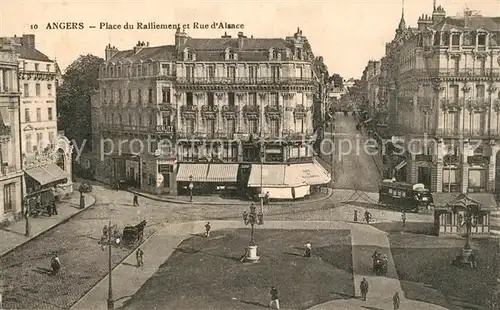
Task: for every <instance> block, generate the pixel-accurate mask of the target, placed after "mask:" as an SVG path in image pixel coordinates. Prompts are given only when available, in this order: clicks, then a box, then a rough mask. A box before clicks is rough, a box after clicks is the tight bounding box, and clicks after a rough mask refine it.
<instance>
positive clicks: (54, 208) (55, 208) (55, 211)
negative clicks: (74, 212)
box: [52, 201, 58, 215]
mask: <svg viewBox="0 0 500 310" xmlns="http://www.w3.org/2000/svg"><path fill="white" fill-rule="evenodd" d="M52 214H54V215H58V213H57V204H56V202H55V201H52Z"/></svg>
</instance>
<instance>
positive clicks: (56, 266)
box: [50, 254, 61, 276]
mask: <svg viewBox="0 0 500 310" xmlns="http://www.w3.org/2000/svg"><path fill="white" fill-rule="evenodd" d="M50 267H51V268H52V275H53V276H55V275H56V274H57V273H58V272H59V270H60V269H61V261H60V260H59V256H57V254H55V255H54V256H53V257H52V259H51V260H50Z"/></svg>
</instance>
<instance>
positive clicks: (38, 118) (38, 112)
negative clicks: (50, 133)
mask: <svg viewBox="0 0 500 310" xmlns="http://www.w3.org/2000/svg"><path fill="white" fill-rule="evenodd" d="M36 121H37V122H41V121H42V109H41V108H36Z"/></svg>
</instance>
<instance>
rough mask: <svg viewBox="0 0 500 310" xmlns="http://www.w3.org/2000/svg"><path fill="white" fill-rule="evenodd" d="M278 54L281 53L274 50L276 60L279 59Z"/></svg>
mask: <svg viewBox="0 0 500 310" xmlns="http://www.w3.org/2000/svg"><path fill="white" fill-rule="evenodd" d="M278 55H279V53H278V51H273V59H274V60H278Z"/></svg>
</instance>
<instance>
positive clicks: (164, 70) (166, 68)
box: [161, 64, 170, 75]
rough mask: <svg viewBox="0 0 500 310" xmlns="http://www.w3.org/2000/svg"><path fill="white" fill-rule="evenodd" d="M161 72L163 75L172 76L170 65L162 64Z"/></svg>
mask: <svg viewBox="0 0 500 310" xmlns="http://www.w3.org/2000/svg"><path fill="white" fill-rule="evenodd" d="M161 71H162V74H163V75H170V65H169V64H162V65H161Z"/></svg>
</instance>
